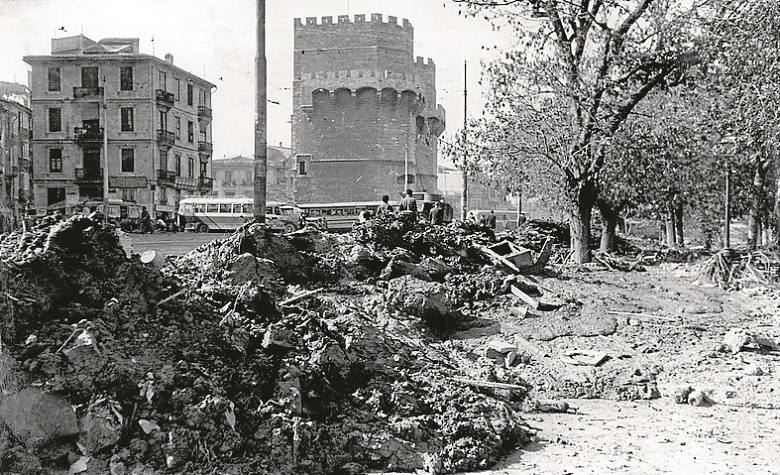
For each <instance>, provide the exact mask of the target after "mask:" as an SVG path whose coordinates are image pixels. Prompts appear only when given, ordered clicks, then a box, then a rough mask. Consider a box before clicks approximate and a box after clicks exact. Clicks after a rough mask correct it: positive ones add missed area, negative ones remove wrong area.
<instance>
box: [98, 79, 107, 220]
mask: <svg viewBox="0 0 780 475" xmlns="http://www.w3.org/2000/svg"><path fill="white" fill-rule="evenodd" d="M101 66H102V65H101ZM100 69H101V72H102V73H103V224H108V104H107V102H106V96H107V95H108V91H107V90H106V72H105V70H103V68H102V67H101V68H100ZM98 130H99V129H98Z"/></svg>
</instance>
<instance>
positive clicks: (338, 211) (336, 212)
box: [333, 208, 344, 216]
mask: <svg viewBox="0 0 780 475" xmlns="http://www.w3.org/2000/svg"><path fill="white" fill-rule="evenodd" d="M333 216H344V210H343V209H341V208H336V209H334V210H333Z"/></svg>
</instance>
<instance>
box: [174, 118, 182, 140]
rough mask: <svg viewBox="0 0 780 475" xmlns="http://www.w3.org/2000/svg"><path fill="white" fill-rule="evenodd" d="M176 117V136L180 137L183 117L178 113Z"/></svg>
mask: <svg viewBox="0 0 780 475" xmlns="http://www.w3.org/2000/svg"><path fill="white" fill-rule="evenodd" d="M175 119H176V138H177V139H180V138H181V117H179V116H178V115H177V116H176V117H175Z"/></svg>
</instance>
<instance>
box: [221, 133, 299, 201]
mask: <svg viewBox="0 0 780 475" xmlns="http://www.w3.org/2000/svg"><path fill="white" fill-rule="evenodd" d="M267 156H268V168H267V175H266V196H267V199H268V201H281V202H291V201H294V199H295V198H294V196H293V181H292V180H293V177H292V169H293V160H292V153H291V149H290V148H288V147H283V146H282V145H281V144H280V145H279V146H278V147H268V154H267ZM212 169H213V177H214V191H212V193H211V195H212V196H215V197H219V198H232V197H234V196H235V197H241V198H252V197H254V196H255V188H254V179H255V161H254V158H253V157H243V156H236V157H230V158H219V159H214V161H213V162H212Z"/></svg>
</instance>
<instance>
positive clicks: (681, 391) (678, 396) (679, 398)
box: [672, 386, 693, 404]
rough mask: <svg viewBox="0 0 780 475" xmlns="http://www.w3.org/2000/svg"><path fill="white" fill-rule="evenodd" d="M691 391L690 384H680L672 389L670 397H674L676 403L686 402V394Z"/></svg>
mask: <svg viewBox="0 0 780 475" xmlns="http://www.w3.org/2000/svg"><path fill="white" fill-rule="evenodd" d="M691 392H693V388H692V387H690V386H680V387H679V388H677V389H675V390H674V394H673V395H672V397H673V398H674V402H676V403H677V404H687V403H688V395H690V394H691Z"/></svg>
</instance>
